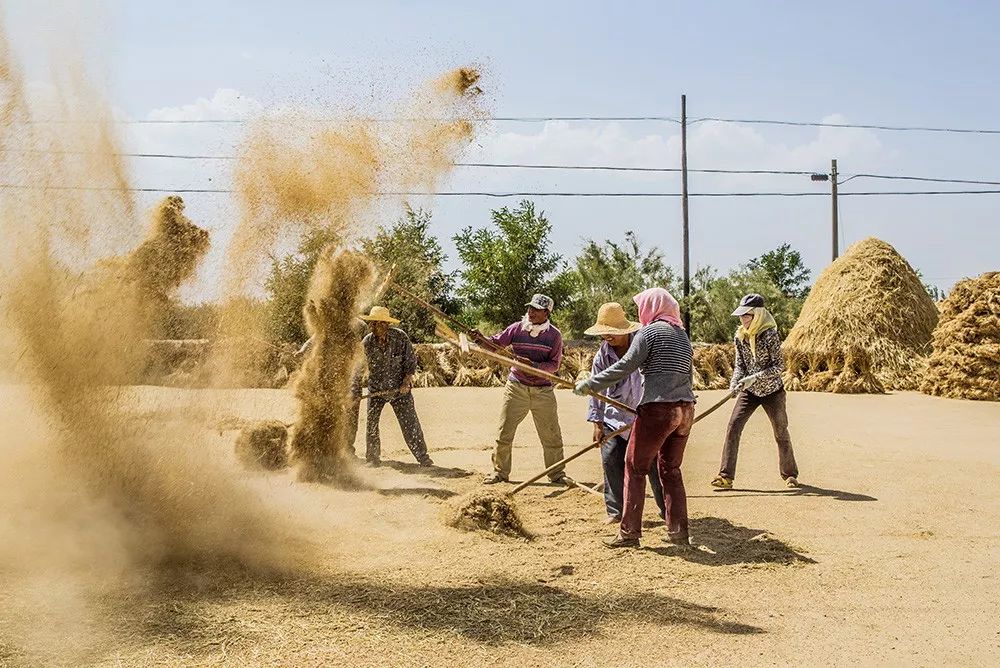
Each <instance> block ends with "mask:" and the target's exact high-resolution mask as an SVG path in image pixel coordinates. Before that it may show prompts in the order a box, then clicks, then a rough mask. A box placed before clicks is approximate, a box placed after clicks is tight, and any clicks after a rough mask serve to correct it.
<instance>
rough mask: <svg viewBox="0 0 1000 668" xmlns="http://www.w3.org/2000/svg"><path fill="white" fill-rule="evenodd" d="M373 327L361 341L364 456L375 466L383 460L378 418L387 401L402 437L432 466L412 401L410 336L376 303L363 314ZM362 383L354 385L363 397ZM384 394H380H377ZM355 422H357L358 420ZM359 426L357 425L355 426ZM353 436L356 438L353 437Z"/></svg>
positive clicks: (423, 462)
mask: <svg viewBox="0 0 1000 668" xmlns="http://www.w3.org/2000/svg"><path fill="white" fill-rule="evenodd" d="M360 318H361V319H362V320H364V321H365V322H367V323H368V326H369V327H370V328H371V332H369V333H368V334H367V335H366V336H365V338H364V339H362V341H361V344H362V346H363V347H364V349H365V356H366V357H367V358H368V392H369V394H370V396H369V398H368V425H367V429H366V434H365V436H366V441H367V444H366V448H365V459H366V460H367V462H368V463H369V464H370V465H372V466H378V465H379V464H381V456H382V443H381V440H380V438H379V418H380V417H381V415H382V409H383V408H385V405H386V404H387V403H388V404H389V405H390V406H392V410H393V412H395V413H396V419H397V420H398V421H399V428H400V430H401V431H402V432H403V440H405V441H406V447H408V448H409V449H410V452H412V453H413V456H414V457H416V458H417V461H418V462H419V463H420V465H421V466H433V464H434V462H432V461H431V458H430V457H429V456H428V455H427V444H426V443H425V442H424V432H423V430H422V429H421V428H420V419H419V418H418V417H417V410H416V407H415V406H414V405H413V394H412V393H411V392H410V390H411V384H410V382H411V379H412V377H413V373H414V372H415V371H416V370H417V356H416V355H415V354H414V352H413V345H412V344H411V343H410V339H409V337H408V336H407V335H406V332H404V331H403V330H401V329H398V328H396V327H394V326H393V325H398V324H399V320H397V319H396V318H393V317H392V316H391V315H390V314H389V309H387V308H385V307H384V306H373V307H372V310H371V312H370V313H369V314H368V315H363V316H360ZM360 395H361V393H360V385H356V386H355V396H356V397H358V398H360ZM375 395H381V396H375ZM355 424H356V423H355ZM356 428H357V427H356V426H355V429H356ZM352 440H353V439H352Z"/></svg>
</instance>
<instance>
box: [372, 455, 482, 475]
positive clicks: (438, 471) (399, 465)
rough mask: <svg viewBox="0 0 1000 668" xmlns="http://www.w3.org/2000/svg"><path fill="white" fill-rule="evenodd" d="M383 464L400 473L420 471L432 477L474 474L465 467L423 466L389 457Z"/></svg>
mask: <svg viewBox="0 0 1000 668" xmlns="http://www.w3.org/2000/svg"><path fill="white" fill-rule="evenodd" d="M382 466H385V467H387V468H390V469H392V470H394V471H399V472H400V473H419V474H421V475H425V476H430V477H431V478H468V477H469V476H470V475H474V474H473V473H472V471H466V470H465V469H456V468H446V467H444V466H421V465H420V464H413V463H409V462H397V461H392V460H389V459H383V460H382Z"/></svg>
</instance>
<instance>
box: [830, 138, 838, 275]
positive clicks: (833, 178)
mask: <svg viewBox="0 0 1000 668" xmlns="http://www.w3.org/2000/svg"><path fill="white" fill-rule="evenodd" d="M830 195H831V202H832V203H831V205H830V206H831V215H832V218H833V259H834V260H836V259H837V257H838V256H839V255H840V215H839V213H838V212H837V159H836V158H834V159H833V160H831V161H830Z"/></svg>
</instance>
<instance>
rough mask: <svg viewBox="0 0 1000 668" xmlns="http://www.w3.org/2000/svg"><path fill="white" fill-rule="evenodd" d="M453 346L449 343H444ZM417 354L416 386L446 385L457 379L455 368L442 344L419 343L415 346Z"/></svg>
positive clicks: (414, 379)
mask: <svg viewBox="0 0 1000 668" xmlns="http://www.w3.org/2000/svg"><path fill="white" fill-rule="evenodd" d="M443 345H444V346H447V347H448V348H451V346H450V345H449V344H443ZM413 351H414V353H415V354H416V356H417V372H416V373H415V374H413V386H414V387H446V386H448V385H451V382H452V381H453V380H454V379H455V369H454V366H453V365H452V362H451V359H450V358H449V357H448V354H447V351H446V350H445V349H444V348H442V345H441V344H434V343H418V344H416V345H415V346H413Z"/></svg>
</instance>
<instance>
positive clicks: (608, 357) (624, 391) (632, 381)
mask: <svg viewBox="0 0 1000 668" xmlns="http://www.w3.org/2000/svg"><path fill="white" fill-rule="evenodd" d="M633 338H634V335H633ZM630 342H631V341H630ZM618 359H619V358H618V353H616V352H615V349H614V348H612V347H611V344H609V343H608V342H607V341H605V342H604V343H602V344H601V347H600V349H599V350H598V351H597V354H596V355H594V363H593V364H592V365H591V375H595V376H596V375H597V374H599V373H600V372H602V371H604V370H605V369H607V368H608V367H610V366H612V365H613V364H614V363H615V362H617V361H618ZM604 394H606V395H607V396H609V397H611V398H612V399H617V400H618V401H620V402H622V403H623V404H625V405H626V406H632V407H635V406H637V405H638V404H639V402H640V401H641V400H642V374H640V373H639V372H638V371H633V372H632V373H631V374H629V375H628V376H626V377H625V378H624V379H623V380H621V381H619V382H618V383H617V384H615V385H612V386H611V387H609V388H608V389H607V390H605V392H604ZM634 421H635V415H634V414H633V413H630V412H628V411H623V410H622V409H620V408H618V407H616V406H612V405H611V404H606V403H604V402H603V401H601V400H599V399H597V398H595V397H590V405H589V409H588V411H587V422H603V423H604V424H605V425H606V427H607V429H608V430H609V431H614V430H616V429H619V428H621V427H624V426H625V425H627V424H632V422H634ZM628 435H629V433H628V432H625V433H623V434H622V436H623V437H625V438H627V437H628Z"/></svg>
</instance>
